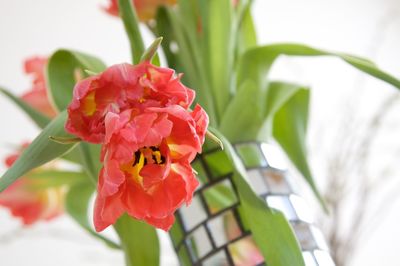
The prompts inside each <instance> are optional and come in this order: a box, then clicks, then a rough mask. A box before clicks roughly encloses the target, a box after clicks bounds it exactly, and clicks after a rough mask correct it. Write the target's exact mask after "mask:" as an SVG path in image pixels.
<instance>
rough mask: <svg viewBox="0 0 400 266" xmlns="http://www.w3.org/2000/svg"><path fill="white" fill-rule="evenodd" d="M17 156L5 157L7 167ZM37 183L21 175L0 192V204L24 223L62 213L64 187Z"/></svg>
mask: <svg viewBox="0 0 400 266" xmlns="http://www.w3.org/2000/svg"><path fill="white" fill-rule="evenodd" d="M26 146H27V145H24V147H26ZM18 156H19V154H13V155H10V156H9V157H7V158H6V160H5V163H6V165H7V167H11V165H12V164H13V163H14V162H15V161H16V160H17V158H18ZM39 185H40V184H38V182H37V181H36V180H35V179H33V178H28V177H21V178H20V179H18V180H17V181H16V182H14V183H13V184H12V185H11V186H9V187H8V188H7V189H6V190H4V191H3V192H1V193H0V205H1V206H4V207H6V208H8V209H10V211H11V214H12V215H13V216H15V217H19V218H21V219H22V222H23V223H24V224H25V225H30V224H33V223H35V222H38V221H40V220H47V221H48V220H51V219H53V218H55V217H57V216H59V215H60V214H62V213H63V210H64V193H65V191H64V189H63V188H60V187H59V188H40V187H39Z"/></svg>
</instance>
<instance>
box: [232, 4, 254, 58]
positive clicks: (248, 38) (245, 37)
mask: <svg viewBox="0 0 400 266" xmlns="http://www.w3.org/2000/svg"><path fill="white" fill-rule="evenodd" d="M250 7H251V6H250V5H249V4H248V5H247V6H246V7H245V8H244V10H243V17H241V18H239V19H240V21H239V27H238V28H239V29H238V34H237V36H236V39H237V45H238V47H237V49H238V53H239V55H240V54H242V53H243V52H245V51H247V50H248V49H249V48H252V47H254V46H256V45H257V34H256V29H255V26H254V22H253V16H252V15H251V8H250Z"/></svg>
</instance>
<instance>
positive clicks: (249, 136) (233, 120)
mask: <svg viewBox="0 0 400 266" xmlns="http://www.w3.org/2000/svg"><path fill="white" fill-rule="evenodd" d="M242 87H243V88H242V89H241V90H239V92H238V93H237V95H236V96H235V97H234V98H233V99H232V100H231V102H230V103H229V105H228V107H227V108H226V111H225V113H224V116H223V117H222V119H221V125H220V127H219V130H220V131H221V133H222V134H223V135H224V136H225V137H226V138H227V139H228V140H229V141H231V142H238V141H245V140H254V139H255V138H256V137H257V134H258V132H259V130H260V127H261V126H262V123H263V116H262V110H261V102H260V99H261V98H260V94H261V91H260V88H259V87H258V86H256V84H255V83H254V82H251V81H249V80H247V81H246V82H245V83H244V84H242Z"/></svg>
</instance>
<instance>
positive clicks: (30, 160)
mask: <svg viewBox="0 0 400 266" xmlns="http://www.w3.org/2000/svg"><path fill="white" fill-rule="evenodd" d="M66 119H67V114H66V112H65V111H64V112H61V113H60V114H59V115H58V116H57V117H56V118H55V119H54V120H53V121H52V122H50V124H48V125H47V126H46V127H45V128H44V130H43V131H42V132H41V133H40V134H39V135H38V136H37V137H36V138H35V140H33V142H32V143H31V144H30V145H29V147H28V148H26V149H25V150H24V151H23V152H22V154H21V156H20V157H19V158H18V160H17V161H16V162H15V163H14V164H13V165H12V166H11V168H9V169H8V170H7V171H6V172H5V174H4V175H3V176H2V177H1V179H0V192H1V191H3V190H4V189H6V188H7V187H8V186H9V185H11V184H12V183H13V182H14V181H15V180H17V179H18V178H19V177H21V176H22V175H24V174H26V173H27V172H29V171H30V170H32V169H34V168H36V167H38V166H41V165H43V164H45V163H47V162H50V161H51V160H53V159H56V158H58V157H60V156H62V155H63V154H65V153H67V152H68V151H69V150H71V149H72V148H73V147H74V145H73V144H69V145H62V144H58V143H55V142H54V141H51V140H50V139H49V137H50V136H54V135H57V136H60V137H72V135H70V134H68V133H66V132H65V131H64V124H65V121H66Z"/></svg>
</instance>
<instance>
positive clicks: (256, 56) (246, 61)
mask: <svg viewBox="0 0 400 266" xmlns="http://www.w3.org/2000/svg"><path fill="white" fill-rule="evenodd" d="M280 55H290V56H335V57H338V58H341V59H343V60H344V61H345V62H347V63H349V64H350V65H352V66H354V67H355V68H357V69H359V70H361V71H363V72H365V73H367V74H369V75H371V76H373V77H375V78H378V79H380V80H383V81H386V82H387V83H389V84H391V85H393V86H395V87H396V88H398V89H400V80H398V79H397V78H395V77H393V76H391V75H390V74H388V73H386V72H384V71H383V70H381V69H379V68H378V67H377V66H376V65H375V64H374V63H372V62H371V61H369V60H367V59H364V58H361V57H357V56H353V55H349V54H344V53H335V52H330V51H324V50H320V49H316V48H312V47H309V46H306V45H302V44H291V43H282V44H272V45H266V46H262V47H257V48H253V49H250V50H248V51H247V52H246V53H244V54H243V56H242V57H241V59H240V62H239V67H238V74H237V84H239V85H240V84H241V83H243V82H244V81H245V80H246V79H251V80H253V81H255V82H257V83H258V84H260V86H261V87H264V86H265V85H266V82H267V75H268V71H269V69H270V68H271V66H272V64H273V63H274V61H275V59H276V58H277V57H278V56H280Z"/></svg>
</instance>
